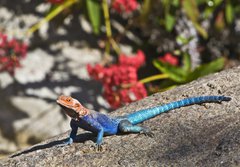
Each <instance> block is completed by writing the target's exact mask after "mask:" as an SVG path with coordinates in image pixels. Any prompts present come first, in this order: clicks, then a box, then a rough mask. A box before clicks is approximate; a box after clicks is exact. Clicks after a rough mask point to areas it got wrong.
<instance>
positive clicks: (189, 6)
mask: <svg viewBox="0 0 240 167" xmlns="http://www.w3.org/2000/svg"><path fill="white" fill-rule="evenodd" d="M182 3H183V9H184V10H185V12H186V14H187V16H188V17H189V18H190V19H191V20H192V22H197V21H198V17H199V11H198V7H197V3H196V1H195V0H184V1H182Z"/></svg>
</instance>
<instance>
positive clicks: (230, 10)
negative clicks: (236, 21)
mask: <svg viewBox="0 0 240 167" xmlns="http://www.w3.org/2000/svg"><path fill="white" fill-rule="evenodd" d="M233 15H234V13H233V7H232V4H231V3H230V1H227V5H226V11H225V17H226V21H227V23H228V24H231V23H232V22H233V17H234V16H233Z"/></svg>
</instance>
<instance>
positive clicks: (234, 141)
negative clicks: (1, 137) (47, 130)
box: [0, 67, 240, 166]
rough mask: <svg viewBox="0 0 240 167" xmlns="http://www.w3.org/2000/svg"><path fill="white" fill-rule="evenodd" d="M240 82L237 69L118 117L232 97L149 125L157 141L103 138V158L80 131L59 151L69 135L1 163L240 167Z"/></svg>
mask: <svg viewBox="0 0 240 167" xmlns="http://www.w3.org/2000/svg"><path fill="white" fill-rule="evenodd" d="M239 82H240V67H237V68H234V69H231V70H227V71H223V72H221V73H217V74H213V75H209V76H207V77H204V78H202V79H199V80H196V81H194V82H191V83H189V84H186V85H183V86H179V87H177V88H175V89H173V90H170V91H167V92H164V93H158V94H154V95H152V96H150V97H147V98H145V99H143V100H140V101H138V102H135V103H132V104H130V105H127V106H125V107H123V108H121V109H119V110H117V111H116V112H114V113H113V115H122V114H124V113H129V112H133V111H135V110H139V109H143V108H148V107H152V106H156V105H158V104H163V103H167V102H172V101H174V100H179V99H182V98H185V97H190V96H198V95H226V96H230V97H232V100H231V101H230V102H222V103H221V104H218V103H206V104H203V105H193V106H188V107H183V108H180V109H176V110H172V111H170V112H168V113H163V114H161V115H160V116H157V117H155V118H153V119H151V120H148V121H145V122H144V123H143V125H144V126H147V127H150V128H151V129H152V131H153V132H154V134H155V136H154V137H153V138H149V137H147V136H144V135H138V134H126V135H115V136H108V137H104V151H103V152H101V153H99V152H96V151H94V150H93V149H92V147H91V146H92V145H93V144H94V143H93V141H94V140H95V138H94V136H93V135H92V134H90V133H88V132H83V131H82V130H80V131H79V133H81V134H79V135H78V136H77V140H76V142H75V143H73V144H72V145H70V146H66V147H63V148H58V147H56V145H57V144H59V143H61V142H62V141H63V140H64V139H65V138H66V137H67V135H68V133H69V132H68V133H64V134H62V135H59V136H56V137H54V138H52V139H49V140H47V141H44V142H42V143H40V144H38V145H34V146H32V147H31V148H29V149H26V150H24V151H21V152H18V153H16V154H14V155H13V156H12V158H6V159H3V160H2V161H1V162H0V163H1V165H2V166H79V165H81V166H169V165H171V166H174V165H177V166H239V165H240V140H239V139H240V131H239V129H240V125H239V121H240V109H239V107H240V102H239V98H240V91H239V90H240V85H239ZM54 118H55V116H53V119H54ZM91 140H93V141H91Z"/></svg>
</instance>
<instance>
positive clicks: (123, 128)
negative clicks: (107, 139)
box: [119, 120, 153, 137]
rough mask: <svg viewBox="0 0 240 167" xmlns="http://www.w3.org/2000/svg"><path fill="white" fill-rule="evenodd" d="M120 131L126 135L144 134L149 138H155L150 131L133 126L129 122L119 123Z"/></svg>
mask: <svg viewBox="0 0 240 167" xmlns="http://www.w3.org/2000/svg"><path fill="white" fill-rule="evenodd" d="M119 130H120V131H121V132H125V133H131V132H132V133H143V134H145V135H147V136H150V137H153V133H152V132H151V131H150V129H148V128H145V127H141V126H137V125H132V124H131V122H129V121H128V120H123V121H121V122H120V123H119Z"/></svg>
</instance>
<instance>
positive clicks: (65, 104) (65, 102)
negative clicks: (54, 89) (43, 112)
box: [57, 95, 89, 119]
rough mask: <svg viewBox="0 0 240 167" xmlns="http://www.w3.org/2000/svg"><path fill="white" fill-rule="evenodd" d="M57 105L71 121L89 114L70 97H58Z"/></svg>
mask: <svg viewBox="0 0 240 167" xmlns="http://www.w3.org/2000/svg"><path fill="white" fill-rule="evenodd" d="M57 103H58V104H59V105H60V106H61V107H62V108H63V110H64V111H65V113H66V114H67V115H68V116H70V117H71V118H73V119H79V118H80V117H83V116H85V115H87V114H88V112H89V111H88V109H86V108H85V107H83V106H82V105H81V103H80V102H79V101H78V100H77V99H74V98H72V97H71V96H65V95H61V96H59V97H58V99H57Z"/></svg>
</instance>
